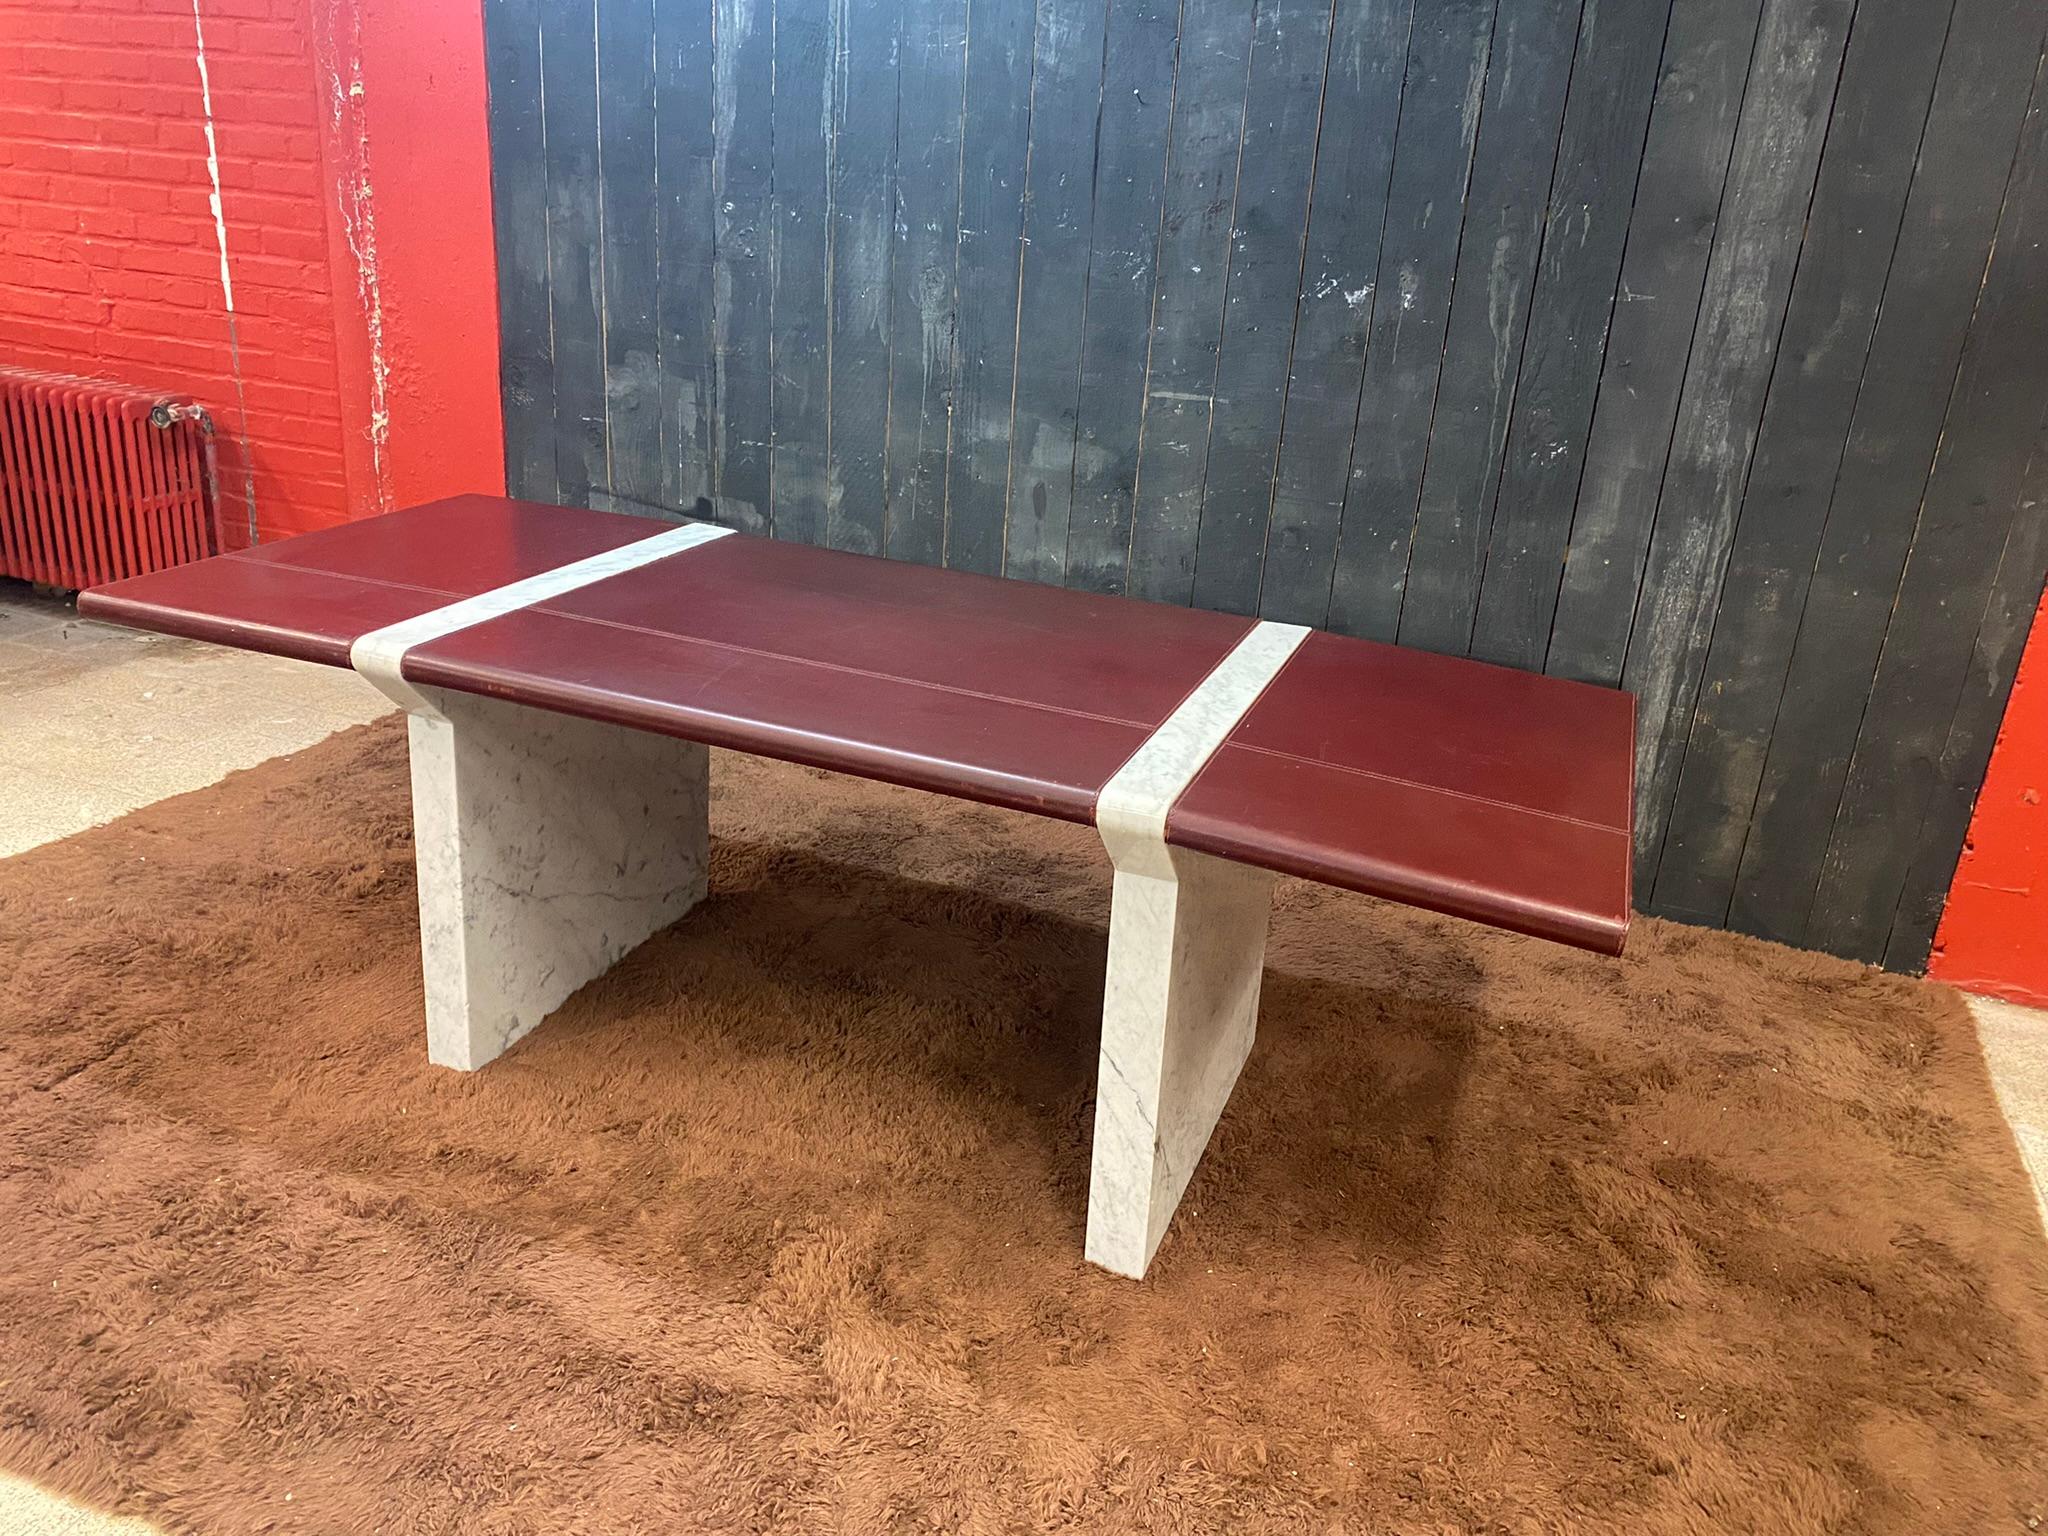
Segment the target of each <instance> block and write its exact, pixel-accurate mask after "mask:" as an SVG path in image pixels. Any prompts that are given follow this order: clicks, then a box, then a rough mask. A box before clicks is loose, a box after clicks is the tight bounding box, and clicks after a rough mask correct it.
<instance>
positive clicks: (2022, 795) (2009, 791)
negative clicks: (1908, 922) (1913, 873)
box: [1927, 598, 2048, 1007]
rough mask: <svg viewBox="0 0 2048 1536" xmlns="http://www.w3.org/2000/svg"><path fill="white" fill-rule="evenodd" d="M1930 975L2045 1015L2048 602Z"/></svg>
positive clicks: (1982, 795)
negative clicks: (2036, 1010) (2031, 1007)
mask: <svg viewBox="0 0 2048 1536" xmlns="http://www.w3.org/2000/svg"><path fill="white" fill-rule="evenodd" d="M1927 969H1928V972H1929V974H1931V975H1934V976H1938V977H1940V978H1941V979H1942V980H1943V981H1946V982H1950V983H1953V984H1954V985H1956V986H1958V987H1964V988H1967V989H1969V990H1970V991H1972V992H1987V993H1990V994H1991V995H1992V996H1995V997H2004V998H2009V999H2011V1000H2012V1001H2014V1002H2018V1003H2029V1004H2032V1005H2033V1006H2035V1007H2048V598H2044V599H2043V601H2042V604H2041V608H2040V610H2039V612H2037V613H2036V614H2035V615H2034V629H2033V634H2032V635H2031V637H2030V638H2029V639H2028V641H2027V649H2026V654H2025V655H2024V656H2022V657H2021V658H2020V670H2019V676H2018V677H2017V678H2016V679H2015V680H2014V682H2013V687H2012V697H2011V699H2010V700H2009V701H2008V702H2007V704H2006V706H2005V720H2004V723H2003V724H2002V725H2001V727H2000V728H1999V735H1998V745H1997V748H1996V750H1994V751H1993V753H1992V756H1991V768H1990V771H1989V772H1988V773H1986V774H1985V776H1984V787H1983V789H1982V790H1981V791H1979V792H1978V795H1977V809H1976V812H1975V814H1974V815H1973V816H1972V818H1971V821H1970V835H1969V838H1968V840H1967V841H1966V842H1965V843H1964V845H1963V857H1962V861H1961V862H1960V863H1958V864H1957V865H1956V874H1955V880H1954V882H1953V883H1952V884H1951V885H1950V887H1949V895H1948V907H1947V910H1946V911H1944V912H1943V914H1942V919H1941V928H1940V930H1939V932H1937V933H1936V935H1935V939H1934V953H1933V955H1932V956H1931V957H1930V958H1929V960H1928V963H1927Z"/></svg>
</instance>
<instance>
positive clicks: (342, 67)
mask: <svg viewBox="0 0 2048 1536" xmlns="http://www.w3.org/2000/svg"><path fill="white" fill-rule="evenodd" d="M195 3H196V0H195ZM344 12H345V14H346V16H347V23H346V33H345V35H344V31H343V23H342V16H343V14H344ZM318 38H319V41H318V43H317V44H316V47H317V48H318V50H319V53H320V72H321V75H322V77H323V79H322V84H323V85H324V87H325V89H326V95H327V112H328V126H329V128H330V130H331V133H330V139H331V141H332V143H333V144H334V145H335V147H336V149H337V151H338V152H339V157H340V162H341V163H340V164H338V165H337V166H335V167H334V181H335V184H334V194H335V210H336V212H337V214H338V215H339V216H340V219H341V235H342V240H343V242H344V243H345V244H346V245H347V246H348V253H349V259H350V261H352V262H353V263H354V265H355V274H356V298H357V302H358V303H359V304H360V305H361V306H362V311H363V330H364V332H365V334H366V339H367V341H368V343H369V352H370V377H369V389H370V421H369V427H368V433H369V439H370V494H371V497H372V500H373V502H374V504H375V510H377V511H379V512H388V511H390V510H391V477H390V472H389V468H388V466H387V464H386V462H385V449H386V446H387V445H388V444H389V442H390V438H391V409H390V394H389V390H390V381H391V365H390V361H389V359H388V358H387V356H386V355H385V351H384V293H383V287H382V284H381V282H380V281H379V275H378V262H377V215H376V206H375V203H374V200H373V199H372V196H371V190H370V129H369V123H368V120H367V119H366V118H365V117H364V115H363V94H364V93H363V48H362V11H361V8H360V7H359V6H355V5H349V6H346V7H343V6H338V5H335V4H333V3H332V0H330V3H329V4H328V5H327V6H326V18H325V25H324V26H322V27H320V28H319V29H318Z"/></svg>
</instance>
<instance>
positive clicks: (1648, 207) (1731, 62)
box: [1544, 0, 1761, 684]
mask: <svg viewBox="0 0 2048 1536" xmlns="http://www.w3.org/2000/svg"><path fill="white" fill-rule="evenodd" d="M1760 13H1761V3H1760V0H1677V4H1676V7H1675V8H1674V9H1673V11H1672V13H1671V25H1670V30H1669V32H1668V34H1667V36H1666V38H1665V43H1664V62H1663V66H1662V68H1661V69H1660V70H1659V72H1658V81H1657V95H1656V99H1655V101H1654V103H1653V104H1652V106H1651V108H1650V130H1649V137H1648V140H1647V141H1646V142H1645V144H1644V146H1643V166H1642V173H1641V175H1640V177H1639V178H1638V180H1637V193H1636V205H1635V212H1634V214H1633V216H1632V218H1631V220H1630V224H1629V240H1628V251H1627V254H1626V255H1624V256H1623V258H1622V264H1621V292H1620V294H1619V296H1618V297H1617V298H1616V300H1615V305H1614V319H1613V321H1612V323H1611V325H1610V326H1609V330H1608V340H1607V354H1606V358H1605V360H1604V361H1603V363H1602V366H1601V371H1600V389H1599V393H1598V395H1597V396H1596V398H1595V403H1594V407H1593V428H1592V432H1591V435H1590V436H1589V437H1588V439H1587V444H1586V457H1585V472H1584V474H1583V475H1582V476H1581V478H1580V482H1579V494H1578V505H1577V510H1576V512H1575V513H1574V515H1573V518H1572V529H1571V539H1570V544H1569V547H1568V550H1567V553H1566V556H1565V566H1564V576H1563V580H1562V583H1561V586H1560V588H1559V592H1558V600H1557V608H1556V613H1555V617H1554V619H1553V622H1552V628H1551V634H1550V646H1549V650H1548V653H1547V655H1546V658H1545V662H1544V666H1545V670H1547V671H1550V672H1554V673H1557V674H1559V675H1560V676H1563V677H1572V678H1578V679H1580V680H1582V681H1586V682H1598V683H1608V684H1612V683H1617V682H1619V681H1620V680H1621V669H1622V662H1623V659H1624V657H1625V654H1626V652H1627V650H1628V637H1629V630H1630V628H1631V626H1632V623H1633V620H1634V617H1635V604H1636V593H1637V591H1638V589H1639V587H1640V585H1641V578H1642V570H1643V558H1644V555H1645V554H1646V553H1647V551H1648V549H1649V543H1650V522H1651V518H1652V516H1653V515H1654V514H1655V512H1656V508H1657V488H1658V487H1659V486H1660V485H1661V484H1662V483H1663V480H1664V464H1665V459H1666V456H1667V455H1668V454H1669V452H1670V448H1671V433H1672V429H1673V426H1674V424H1675V423H1676V421H1677V418H1678V393H1679V387H1680V385H1681V384H1683V382H1684V379H1685V365H1686V357H1687V354H1688V352H1689V350H1690V345H1691V341H1692V335H1693V325H1694V322H1695V321H1696V320H1697V319H1698V318H1699V304H1700V292H1701V286H1702V284H1703V283H1704V281H1705V278H1706V272H1707V257H1708V254H1709V252H1710V251H1711V250H1712V249H1713V244H1714V230H1715V226H1716V222H1717V219H1718V217H1719V213H1720V207H1721V189H1722V186H1723V185H1724V183H1725V182H1726V180H1727V176H1728V155H1729V150H1730V148H1731V147H1732V146H1733V144H1734V142H1735V119H1736V114H1737V112H1738V110H1739V109H1740V107H1741V105H1742V85H1743V81H1744V80H1745V79H1746V78H1747V76H1748V73H1749V61H1750V54H1751V51H1752V47H1753V45H1754V43H1755V41H1756V31H1757V22H1758V18H1759V16H1760Z"/></svg>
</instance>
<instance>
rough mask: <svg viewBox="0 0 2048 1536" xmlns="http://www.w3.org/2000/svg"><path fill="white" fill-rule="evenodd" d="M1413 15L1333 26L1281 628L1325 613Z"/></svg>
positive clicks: (1269, 553) (1291, 382) (1275, 578)
mask: <svg viewBox="0 0 2048 1536" xmlns="http://www.w3.org/2000/svg"><path fill="white" fill-rule="evenodd" d="M1413 14H1414V5H1413V4H1412V3H1411V0H1359V3H1355V4H1340V5H1338V7H1337V9H1336V13H1335V15H1334V17H1333V19H1332V26H1331V33H1330V64H1329V72H1328V75H1327V77H1326V80H1325V83H1324V88H1323V119H1322V131H1321V135H1320V137H1319V138H1318V140H1317V143H1316V166H1315V183H1314V188H1313V190H1312V192H1311V194H1310V198H1309V213H1308V234H1307V236H1306V249H1305V252H1304V255H1303V258H1302V269H1301V287H1300V290H1299V293H1298V294H1297V296H1296V306H1295V315H1294V344H1293V351H1292V356H1291V357H1290V359H1289V361H1288V370H1287V398H1286V402H1285V405H1284V408H1283V411H1282V422H1281V425H1280V428H1279V437H1280V442H1279V448H1278V454H1277V459H1276V462H1275V465H1274V471H1273V512H1272V527H1271V530H1270V532H1269V534H1268V536H1267V539H1266V558H1265V565H1264V569H1263V571H1262V573H1261V581H1260V590H1259V612H1260V613H1261V614H1262V615H1264V616H1265V617H1266V618H1269V619H1276V620H1279V621H1281V622H1283V623H1292V624H1320V623H1322V622H1323V620H1324V618H1325V617H1326V616H1327V614H1328V612H1329V606H1330V574H1331V571H1332V570H1333V568H1334V562H1335V560H1336V555H1337V519H1338V517H1339V515H1340V514H1341V513H1342V512H1343V509H1344V472H1345V467H1346V466H1347V465H1348V464H1349V462H1350V459H1351V433H1352V429H1353V427H1354V426H1355V425H1356V424H1357V420H1358V390H1359V383H1360V380H1361V378H1362V377H1363V374H1364V371H1365V339H1366V332H1367V330H1368V328H1369V327H1370V325H1371V323H1372V306H1373V290H1374V284H1375V281H1376V278H1377V274H1378V271H1379V262H1380V235H1381V233H1382V231H1383V230H1384V229H1385V226H1386V221H1387V206H1388V195H1389V182H1390V178H1391V177H1392V175H1393V170H1394V151H1395V145H1396V142H1397V126H1398V124H1399V121H1400V116H1401V100H1402V89H1401V88H1402V82H1403V80H1404V79H1405V78H1406V73H1407V63H1408V32H1409V25H1410V21H1411V19H1412V17H1413Z"/></svg>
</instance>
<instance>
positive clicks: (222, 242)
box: [192, 0, 256, 544]
mask: <svg viewBox="0 0 2048 1536" xmlns="http://www.w3.org/2000/svg"><path fill="white" fill-rule="evenodd" d="M192 43H193V49H194V56H195V57H196V59H197V60H198V64H199V110H200V115H201V119H202V126H203V127H204V128H205V130H206V176H207V183H208V186H209V188H210V190H209V191H208V193H207V198H206V204H207V206H208V207H209V208H211V209H212V210H213V235H214V239H215V241H216V242H217V243H218V244H219V246H220V297H221V302H222V303H223V304H224V305H226V306H227V316H228V361H229V362H230V364H231V365H232V366H233V370H234V375H235V414H236V417H237V419H238V422H239V425H240V427H241V438H242V496H243V500H244V501H245V502H246V504H247V507H248V518H249V542H250V543H251V544H254V543H255V542H256V467H255V464H254V461H253V460H252V459H251V458H250V456H249V404H248V399H247V396H246V394H245V392H244V390H243V388H242V337H241V331H240V326H239V324H238V323H237V321H236V319H235V284H234V280H233V278H232V277H230V276H229V274H228V221H227V215H226V214H225V213H224V212H223V211H222V208H221V200H220V146H219V143H218V142H217V141H216V140H215V138H214V136H213V85H212V82H210V81H209V80H208V79H207V77H206V23H205V21H204V20H203V19H202V18H201V16H200V14H199V0H192Z"/></svg>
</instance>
